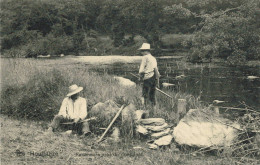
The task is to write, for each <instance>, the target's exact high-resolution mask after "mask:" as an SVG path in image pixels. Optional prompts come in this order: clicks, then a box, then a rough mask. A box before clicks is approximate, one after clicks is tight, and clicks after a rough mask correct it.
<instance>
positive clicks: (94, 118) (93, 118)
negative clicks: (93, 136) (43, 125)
mask: <svg viewBox="0 0 260 165" xmlns="http://www.w3.org/2000/svg"><path fill="white" fill-rule="evenodd" d="M96 119H97V118H96V117H91V118H89V119H85V120H81V121H79V122H78V123H82V122H84V121H90V120H96ZM74 123H75V122H67V123H61V124H67V125H69V124H74Z"/></svg>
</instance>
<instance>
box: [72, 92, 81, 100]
mask: <svg viewBox="0 0 260 165" xmlns="http://www.w3.org/2000/svg"><path fill="white" fill-rule="evenodd" d="M78 97H79V93H76V94H74V95H72V96H70V98H71V99H72V100H76V99H77V98H78Z"/></svg>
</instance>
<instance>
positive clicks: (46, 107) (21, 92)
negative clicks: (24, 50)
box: [1, 70, 66, 120]
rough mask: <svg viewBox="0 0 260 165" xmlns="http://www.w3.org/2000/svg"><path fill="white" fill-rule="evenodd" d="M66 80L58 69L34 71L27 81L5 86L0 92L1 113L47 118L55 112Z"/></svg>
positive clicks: (19, 116)
mask: <svg viewBox="0 0 260 165" xmlns="http://www.w3.org/2000/svg"><path fill="white" fill-rule="evenodd" d="M65 84H66V81H65V79H64V77H63V76H62V75H61V74H60V72H59V71H57V70H53V71H52V72H49V73H48V75H44V74H42V73H38V74H37V73H36V74H35V75H33V76H32V77H30V78H29V81H28V83H25V84H23V85H19V86H5V87H4V88H3V91H2V92H1V105H2V107H1V113H3V114H7V115H10V116H13V117H17V118H26V119H32V120H48V119H50V118H52V117H53V115H54V114H55V113H57V111H58V108H59V106H60V105H59V104H60V103H58V100H59V101H61V99H62V98H61V97H59V93H60V92H61V91H64V90H65V89H64V85H65Z"/></svg>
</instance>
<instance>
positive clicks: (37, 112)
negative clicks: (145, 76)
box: [1, 59, 200, 122]
mask: <svg viewBox="0 0 260 165" xmlns="http://www.w3.org/2000/svg"><path fill="white" fill-rule="evenodd" d="M53 66H55V69H54V67H53ZM2 69H3V71H2V78H3V79H2V92H1V97H2V99H1V105H2V113H4V114H7V115H10V116H16V117H19V118H21V117H22V118H27V119H32V120H38V119H39V120H50V119H51V118H52V116H53V115H54V114H56V113H57V112H58V109H59V106H60V103H61V101H62V99H63V98H64V96H65V95H66V93H67V90H68V89H67V88H68V86H70V85H71V84H78V85H79V86H82V87H83V88H84V90H83V92H82V96H84V97H86V98H87V99H88V104H89V106H90V107H91V106H92V105H94V104H96V103H98V102H104V101H106V100H109V99H110V100H118V99H120V98H124V99H125V100H126V101H128V102H131V103H133V104H135V105H136V106H137V108H138V109H139V108H142V107H141V104H140V103H141V100H140V96H141V87H140V86H137V88H130V89H128V88H123V87H120V86H118V84H117V82H116V80H114V79H113V76H109V75H107V74H103V75H98V74H97V73H94V72H90V71H88V68H87V67H86V66H85V65H83V64H79V63H70V64H69V59H64V60H59V59H58V60H50V61H48V60H33V61H32V60H30V59H2ZM169 92H170V91H169ZM171 95H172V96H174V100H173V101H172V104H169V103H171V101H170V100H168V99H167V97H165V96H164V95H161V94H159V93H158V95H157V100H158V109H159V110H158V111H156V114H155V115H156V116H158V117H160V116H161V117H164V118H166V119H167V120H170V121H172V122H173V121H174V120H175V119H174V115H172V114H171V113H172V112H174V111H175V108H176V103H177V100H178V99H179V98H186V99H187V100H188V106H189V107H190V108H196V107H197V106H200V104H199V102H198V100H196V99H195V98H194V97H192V96H191V95H188V94H181V93H171ZM170 114H171V115H170Z"/></svg>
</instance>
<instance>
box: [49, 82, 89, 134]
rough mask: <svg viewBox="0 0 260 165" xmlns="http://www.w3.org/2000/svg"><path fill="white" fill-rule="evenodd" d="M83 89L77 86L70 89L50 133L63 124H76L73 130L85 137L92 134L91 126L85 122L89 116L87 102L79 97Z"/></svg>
mask: <svg viewBox="0 0 260 165" xmlns="http://www.w3.org/2000/svg"><path fill="white" fill-rule="evenodd" d="M82 90H83V87H78V86H77V85H76V84H74V85H71V86H70V87H69V93H68V94H67V97H66V98H65V99H64V100H63V101H62V104H61V107H60V111H59V113H58V114H57V115H56V116H55V117H54V119H53V121H52V123H51V125H50V127H49V129H48V132H52V131H53V130H55V129H57V128H58V127H59V126H60V124H61V123H63V122H71V121H72V122H74V124H73V129H76V131H77V132H78V133H80V134H83V136H85V135H87V134H89V133H90V130H89V124H88V122H87V121H83V120H84V119H85V118H86V116H87V101H86V99H85V98H82V97H80V96H79V92H80V91H82Z"/></svg>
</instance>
